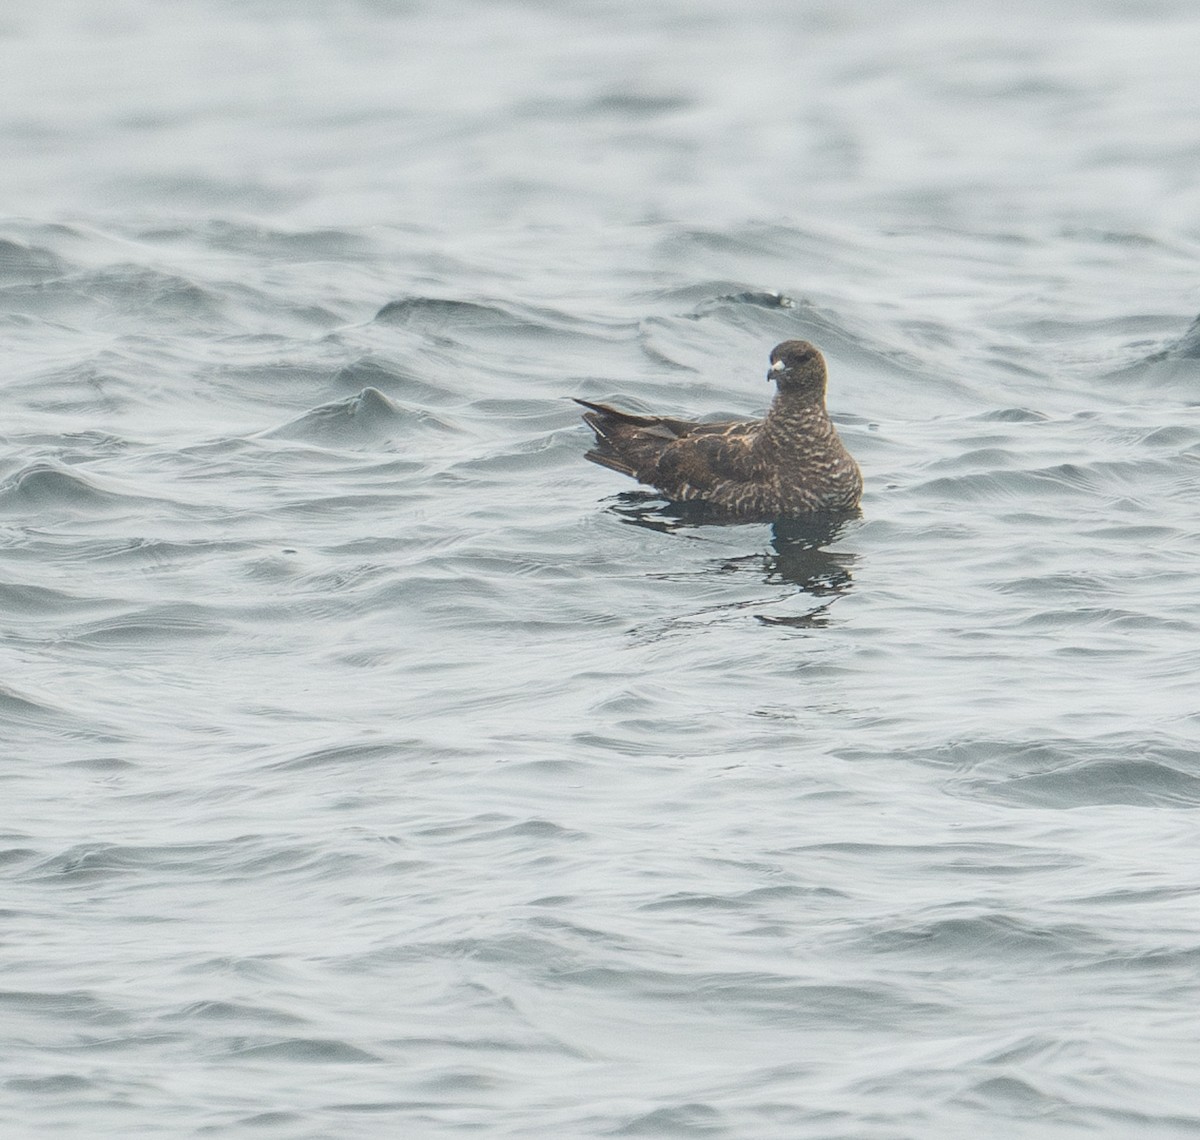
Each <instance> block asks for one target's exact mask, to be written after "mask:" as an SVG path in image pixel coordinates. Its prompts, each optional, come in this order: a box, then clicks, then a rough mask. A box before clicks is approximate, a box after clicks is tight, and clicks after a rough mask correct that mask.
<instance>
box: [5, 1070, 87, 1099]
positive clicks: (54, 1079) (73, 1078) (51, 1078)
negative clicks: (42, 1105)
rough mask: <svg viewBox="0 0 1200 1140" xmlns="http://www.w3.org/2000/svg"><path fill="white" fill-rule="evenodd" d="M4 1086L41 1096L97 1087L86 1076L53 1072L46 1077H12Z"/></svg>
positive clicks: (14, 1090) (15, 1090)
mask: <svg viewBox="0 0 1200 1140" xmlns="http://www.w3.org/2000/svg"><path fill="white" fill-rule="evenodd" d="M4 1087H5V1088H9V1089H12V1090H13V1092H27V1093H36V1094H38V1095H39V1096H53V1095H56V1094H62V1093H76V1092H84V1091H85V1090H89V1089H95V1088H96V1085H95V1084H94V1083H93V1082H92V1081H90V1080H88V1079H87V1078H86V1077H81V1076H78V1075H77V1074H75V1073H51V1074H48V1075H47V1076H44V1077H10V1078H9V1079H8V1080H7V1081H5V1082H4Z"/></svg>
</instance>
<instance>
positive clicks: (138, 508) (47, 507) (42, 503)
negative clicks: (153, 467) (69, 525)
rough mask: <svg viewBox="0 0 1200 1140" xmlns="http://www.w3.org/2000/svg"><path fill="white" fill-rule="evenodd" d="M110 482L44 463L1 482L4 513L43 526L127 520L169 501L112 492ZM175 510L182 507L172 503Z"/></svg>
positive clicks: (159, 507) (129, 493) (0, 500)
mask: <svg viewBox="0 0 1200 1140" xmlns="http://www.w3.org/2000/svg"><path fill="white" fill-rule="evenodd" d="M106 484H110V480H108V479H107V478H104V479H102V478H101V477H99V476H97V475H95V474H92V473H87V474H85V473H84V472H83V471H81V470H79V469H78V468H75V467H66V466H64V465H62V464H60V463H55V462H50V461H42V462H36V463H31V464H29V465H28V466H26V467H23V468H22V469H21V470H19V471H18V472H17V473H16V474H15V475H12V476H10V477H9V478H8V479H6V480H5V481H4V482H3V483H0V513H3V514H10V515H18V516H22V517H26V518H29V517H30V516H31V515H32V517H33V518H35V519H36V521H37V522H38V524H39V525H44V524H45V523H46V522H48V521H54V520H61V519H63V518H76V519H79V518H96V517H110V518H111V517H113V516H122V517H127V516H129V515H131V514H144V513H145V512H146V510H147V507H148V506H149V505H151V504H152V505H153V506H154V508H156V509H158V510H161V509H163V507H164V506H165V503H166V501H165V500H161V499H156V498H153V497H151V496H148V495H143V494H140V493H137V492H131V491H129V490H127V489H125V488H122V489H120V490H116V489H111V487H110V486H106ZM171 506H172V507H173V508H176V509H177V508H178V506H179V504H176V503H172V504H171Z"/></svg>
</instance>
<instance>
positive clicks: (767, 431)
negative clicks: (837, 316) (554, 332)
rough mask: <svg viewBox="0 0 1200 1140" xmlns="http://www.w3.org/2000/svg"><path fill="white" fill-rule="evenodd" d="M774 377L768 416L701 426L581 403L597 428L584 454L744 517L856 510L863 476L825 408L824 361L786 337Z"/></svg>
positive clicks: (675, 497) (775, 355)
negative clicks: (775, 387)
mask: <svg viewBox="0 0 1200 1140" xmlns="http://www.w3.org/2000/svg"><path fill="white" fill-rule="evenodd" d="M767 379H768V380H774V381H775V384H776V386H777V389H778V390H777V392H776V393H775V399H774V400H772V401H771V406H770V408H768V409H767V415H766V418H765V419H761V420H735V421H733V422H728V421H726V422H722V423H697V422H695V421H693V420H676V419H671V418H670V417H668V416H637V415H633V414H631V413H629V412H622V411H619V410H618V409H616V408H611V407H609V406H608V405H607V404H593V403H591V402H590V401H589V400H579V399H576V403H579V404H582V405H583V406H584V407H585V408H589V409H590V411H587V412H585V413H584V416H583V418H584V421H585V422H586V423H587V424H588V426H589V427H590V428H591V429H592V430H593V431H594V432H595V433H596V446H595V447H594V448H592V450H591V451H589V452H588V453H587V458H588V459H590V460H591V461H592V462H593V463H599V464H600V465H601V466H602V467H611V468H612V469H613V470H614V471H620V472H621V473H622V474H624V475H632V476H633V477H634V478H635V479H636V480H637V481H638V482H639V483H648V484H649V485H650V486H652V487H655V488H657V490H659V491H660V492H662V494H663V495H665V496H666V497H667V498H668V499H670V500H672V501H673V502H680V503H702V504H705V505H707V506H710V507H714V508H717V510H718V511H719V512H721V513H725V514H728V515H730V516H733V517H735V518H738V519H747V520H748V519H776V518H794V517H797V516H803V515H811V514H818V513H825V512H831V511H852V510H854V509H855V508H857V506H858V501H859V498H860V497H861V496H862V472H860V471H859V469H858V464H857V463H855V462H854V459H853V458H852V457H851V455H850V453H849V452H848V451H847V450H846V449H845V447H843V446H842V441H841V439H839V438H838V433H837V431H836V430H835V428H834V426H833V423H832V422H831V421H830V419H829V413H828V412H827V411H826V410H825V358H824V357H823V356H822V355H821V353H820V352H819V351H818V350H817V349H816V348H815V347H814V346H813V345H811V344H809V343H808V341H806V340H785V341H784V342H783V343H782V344H779V345H776V346H775V348H774V349H773V350H772V352H771V367H770V370H769V371H768V372H767Z"/></svg>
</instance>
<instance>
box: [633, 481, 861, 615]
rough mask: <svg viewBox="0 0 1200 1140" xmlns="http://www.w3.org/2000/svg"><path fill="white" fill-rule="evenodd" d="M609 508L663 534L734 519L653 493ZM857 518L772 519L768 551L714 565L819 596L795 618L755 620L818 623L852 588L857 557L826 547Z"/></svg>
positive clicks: (849, 515)
mask: <svg viewBox="0 0 1200 1140" xmlns="http://www.w3.org/2000/svg"><path fill="white" fill-rule="evenodd" d="M611 509H612V510H613V512H614V513H616V514H617V515H619V516H620V518H621V521H622V522H626V523H629V524H630V525H632V526H642V527H647V528H648V529H650V530H657V531H662V532H667V533H670V532H675V531H681V530H685V529H690V528H693V527H697V526H713V525H733V524H734V522H735V520H731V519H729V518H728V517H727V516H726V517H722V516H721V515H720V514H717V513H714V512H713V511H712V510H711V508H709V507H707V506H706V505H704V504H692V503H664V502H663V500H662V499H661V498H660V497H659V496H657V495H654V494H652V493H647V492H643V491H627V492H625V493H624V494H621V495H619V496H618V497H617V500H616V502H615V503H613V505H612V508H611ZM861 517H862V516H861V514H860V513H859V512H857V511H855V512H851V513H847V512H839V513H837V514H826V515H813V516H810V517H808V518H804V519H777V520H775V521H774V522H772V523H771V524H770V525H771V543H770V548H769V549H767V550H759V551H757V552H755V553H752V554H743V555H737V556H734V557H732V558H723V559H721V561H720V567H719V568H720V569H721V570H722V571H725V572H729V571H738V570H747V571H751V572H754V573H757V574H761V575H762V579H763V581H764V582H766V583H768V584H770V585H788V584H790V585H792V586H796V587H797V588H798V589H799V590H800V591H801V592H802V593H804V594H807V595H809V596H810V597H813V598H820V599H823V604H822V605H821V606H819V607H817V609H815V610H812V611H810V612H808V613H805V614H802V615H799V616H797V617H791V616H784V617H778V616H768V615H763V614H759V615H758V619H759V621H762V622H765V623H767V624H770V625H794V626H808V627H812V626H817V625H822V624H824V623H825V621H826V620H827V611H828V608H829V606H830V604H831V603H832V602H833V601H834V600H836V599H837V598H838V597H841V596H842V595H843V594H846V593H848V592H849V591H850V589H851V588H852V587H853V584H854V579H853V573H852V571H853V568H854V564H855V562H856V561H857V559H858V556H857V555H855V554H852V553H851V552H849V551H846V550H828V549H826V548H827V547H828V546H830V545H832V544H833V543H834V542H836V541H837V539H838V538H839V537H841V535H842V534H843V533H845V531H846V530H847V528H848V527H850V526H851V525H852V524H853V523H854V522H856V521H857V520H858V519H860V518H861ZM741 525H744V524H741Z"/></svg>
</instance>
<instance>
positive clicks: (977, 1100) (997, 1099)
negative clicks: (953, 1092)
mask: <svg viewBox="0 0 1200 1140" xmlns="http://www.w3.org/2000/svg"><path fill="white" fill-rule="evenodd" d="M954 1102H957V1103H959V1104H963V1105H968V1106H971V1107H976V1108H981V1109H985V1110H986V1111H988V1112H990V1113H1002V1114H1003V1117H1004V1119H1005V1120H1014V1119H1015V1120H1037V1121H1040V1122H1041V1124H1042V1126H1043V1127H1044V1126H1046V1124H1047V1122H1048V1121H1051V1120H1060V1121H1061V1120H1062V1118H1063V1116H1064V1114H1065V1113H1066V1110H1069V1109H1073V1110H1074V1111H1073V1112H1070V1113H1067V1115H1068V1116H1075V1117H1077V1115H1078V1102H1077V1101H1075V1100H1074V1099H1072V1100H1067V1099H1065V1098H1064V1097H1061V1096H1055V1095H1054V1094H1052V1093H1047V1092H1044V1091H1042V1090H1041V1089H1039V1088H1038V1087H1037V1086H1036V1085H1034V1084H1033V1083H1032V1082H1031V1081H1029V1080H1026V1079H1025V1078H1024V1077H1018V1076H1012V1075H1006V1076H997V1077H986V1078H984V1079H983V1080H980V1081H976V1082H975V1083H974V1084H972V1085H971V1086H970V1087H969V1088H968V1089H966V1090H964V1091H963V1092H961V1093H959V1094H958V1095H957V1096H955V1097H954Z"/></svg>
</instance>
